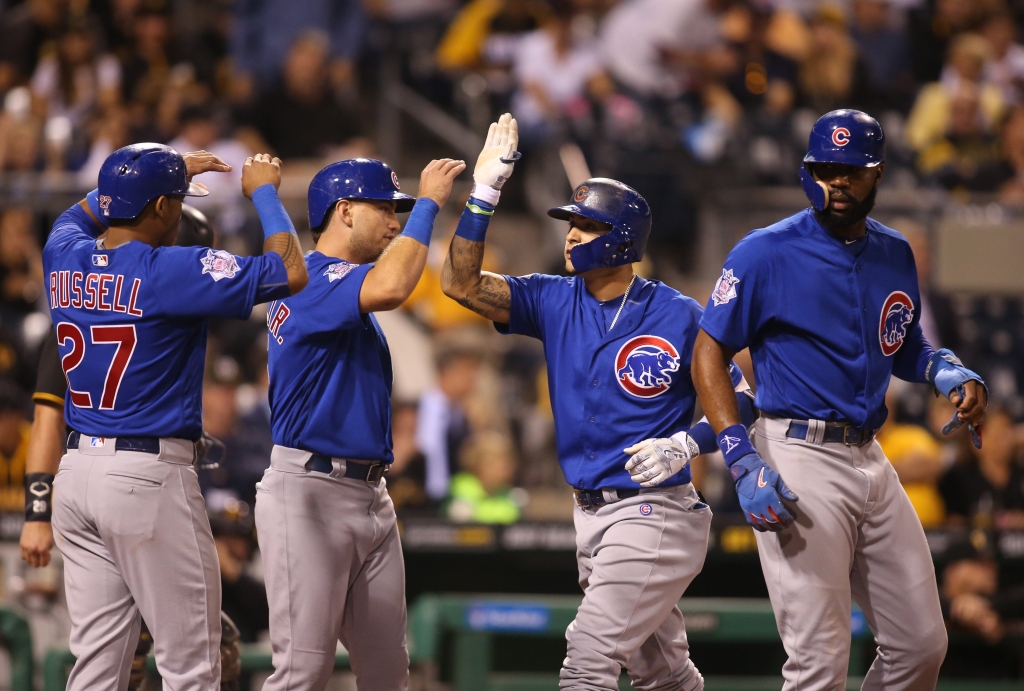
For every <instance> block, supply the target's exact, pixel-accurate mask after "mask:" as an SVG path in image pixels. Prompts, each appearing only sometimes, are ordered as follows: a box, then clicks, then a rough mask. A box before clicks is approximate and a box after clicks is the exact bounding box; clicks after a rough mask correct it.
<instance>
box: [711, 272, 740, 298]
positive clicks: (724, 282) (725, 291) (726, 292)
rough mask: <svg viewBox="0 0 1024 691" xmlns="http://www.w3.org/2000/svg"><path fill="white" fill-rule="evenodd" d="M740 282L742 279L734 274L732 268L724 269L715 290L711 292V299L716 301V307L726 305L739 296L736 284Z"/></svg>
mask: <svg viewBox="0 0 1024 691" xmlns="http://www.w3.org/2000/svg"><path fill="white" fill-rule="evenodd" d="M739 282H740V279H738V278H736V276H734V275H733V273H732V269H722V277H721V278H719V279H718V285H716V286H715V292H713V293H711V300H712V301H713V302H714V303H715V307H718V306H719V305H724V304H726V303H728V302H729V301H730V300H732V299H733V298H735V297H737V296H738V294H737V293H736V284H737V283H739Z"/></svg>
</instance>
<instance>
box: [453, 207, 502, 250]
mask: <svg viewBox="0 0 1024 691" xmlns="http://www.w3.org/2000/svg"><path fill="white" fill-rule="evenodd" d="M493 215H494V206H492V205H491V204H488V203H487V202H485V201H481V200H479V199H477V198H476V197H470V198H469V201H468V202H466V208H465V209H463V211H462V217H461V218H460V219H459V225H458V227H457V228H456V229H455V234H456V235H457V236H459V237H460V238H465V239H466V240H469V241H470V242H483V241H484V237H485V236H486V235H487V226H488V224H490V222H491V216H493Z"/></svg>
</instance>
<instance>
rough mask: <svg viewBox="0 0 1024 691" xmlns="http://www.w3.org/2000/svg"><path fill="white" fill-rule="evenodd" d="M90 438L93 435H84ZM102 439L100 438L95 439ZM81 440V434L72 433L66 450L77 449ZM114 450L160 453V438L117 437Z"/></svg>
mask: <svg viewBox="0 0 1024 691" xmlns="http://www.w3.org/2000/svg"><path fill="white" fill-rule="evenodd" d="M85 436H86V437H91V436H93V435H89V434H87V435H85ZM95 438H97V439H102V437H95ZM108 438H109V437H108ZM81 439H82V433H81V432H72V433H71V434H69V435H68V448H69V449H77V448H78V443H79V441H80V440H81ZM114 449H115V450H117V451H137V452H139V453H155V454H159V453H160V437H117V441H116V442H115V443H114Z"/></svg>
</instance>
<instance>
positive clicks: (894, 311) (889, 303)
mask: <svg viewBox="0 0 1024 691" xmlns="http://www.w3.org/2000/svg"><path fill="white" fill-rule="evenodd" d="M913 320H914V302H913V301H912V300H911V299H910V296H909V295H907V294H906V293H904V292H903V291H901V290H894V291H893V292H891V293H889V297H887V298H886V299H885V304H883V305H882V315H881V319H880V321H879V323H878V342H879V344H880V345H881V346H882V354H883V355H894V354H895V353H896V351H897V350H899V349H900V346H901V345H903V339H905V338H906V337H907V329H908V328H909V327H910V322H912V321H913Z"/></svg>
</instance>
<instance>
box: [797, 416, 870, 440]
mask: <svg viewBox="0 0 1024 691" xmlns="http://www.w3.org/2000/svg"><path fill="white" fill-rule="evenodd" d="M809 431H810V425H808V424H807V423H806V422H803V421H801V420H793V421H792V422H790V423H789V429H787V430H786V436H787V437H790V438H792V439H804V440H806V439H807V434H808V432H809ZM876 431H877V430H873V429H867V428H865V427H855V426H853V425H848V424H846V423H845V422H826V423H825V431H824V434H823V435H822V439H821V443H822V444H845V445H846V446H864V445H865V444H867V443H868V442H870V441H871V440H872V439H874V438H875V432H876Z"/></svg>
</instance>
